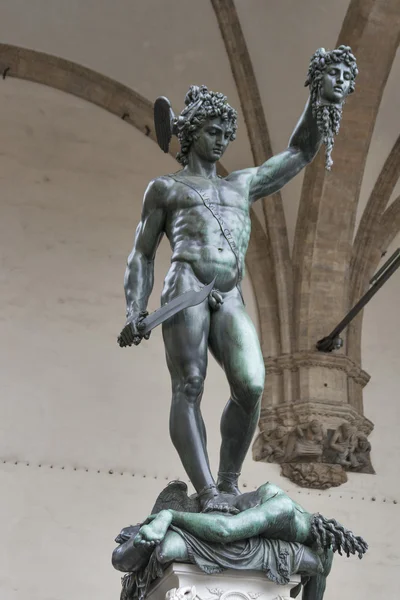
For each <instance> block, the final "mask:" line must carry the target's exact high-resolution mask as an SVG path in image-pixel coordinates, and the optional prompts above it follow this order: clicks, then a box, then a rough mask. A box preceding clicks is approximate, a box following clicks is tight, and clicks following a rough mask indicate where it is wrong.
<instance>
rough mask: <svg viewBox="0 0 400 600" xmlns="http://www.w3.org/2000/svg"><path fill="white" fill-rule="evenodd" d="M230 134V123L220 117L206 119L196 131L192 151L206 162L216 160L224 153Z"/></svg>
mask: <svg viewBox="0 0 400 600" xmlns="http://www.w3.org/2000/svg"><path fill="white" fill-rule="evenodd" d="M231 135H232V124H231V123H230V122H229V121H224V120H223V119H221V117H217V118H215V119H207V121H205V122H204V123H203V125H202V126H201V127H200V128H199V129H198V130H197V131H196V135H195V139H194V141H193V144H192V148H191V149H192V151H194V152H196V154H197V155H198V156H199V157H200V158H202V159H203V160H206V161H208V162H217V160H219V159H220V158H221V156H222V155H223V154H224V152H225V150H226V148H227V147H228V144H229V142H230V139H231Z"/></svg>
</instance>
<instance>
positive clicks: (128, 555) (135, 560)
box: [111, 536, 154, 573]
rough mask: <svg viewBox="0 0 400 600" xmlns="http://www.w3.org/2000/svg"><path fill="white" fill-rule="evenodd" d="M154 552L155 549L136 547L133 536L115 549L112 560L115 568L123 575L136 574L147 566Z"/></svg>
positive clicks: (143, 546) (142, 546)
mask: <svg viewBox="0 0 400 600" xmlns="http://www.w3.org/2000/svg"><path fill="white" fill-rule="evenodd" d="M153 550H154V548H153V547H146V546H145V545H140V546H137V545H135V544H134V536H132V537H131V538H130V539H129V540H127V541H126V542H124V543H122V544H120V545H119V546H117V547H116V548H115V550H114V552H113V553H112V559H111V560H112V564H113V567H114V569H117V570H118V571H122V572H123V573H133V572H136V571H138V570H139V569H141V568H142V567H144V566H145V565H146V564H147V562H148V560H149V558H150V555H151V553H152V552H153Z"/></svg>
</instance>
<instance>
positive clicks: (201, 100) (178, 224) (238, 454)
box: [118, 46, 357, 512]
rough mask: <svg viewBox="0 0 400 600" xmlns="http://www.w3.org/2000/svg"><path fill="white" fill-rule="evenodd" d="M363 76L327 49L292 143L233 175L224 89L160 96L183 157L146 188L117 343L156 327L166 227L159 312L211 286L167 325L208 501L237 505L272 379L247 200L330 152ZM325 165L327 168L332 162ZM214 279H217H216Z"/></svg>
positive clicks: (183, 417)
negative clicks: (211, 433)
mask: <svg viewBox="0 0 400 600" xmlns="http://www.w3.org/2000/svg"><path fill="white" fill-rule="evenodd" d="M356 75H357V67H356V62H355V58H354V56H353V55H352V54H351V50H350V48H349V47H347V46H340V48H338V49H337V50H333V51H332V52H327V51H325V50H323V49H320V50H318V51H317V52H316V53H315V55H314V56H313V57H312V59H311V63H310V69H309V72H308V77H307V82H306V85H309V86H310V90H311V94H310V98H309V100H308V102H307V104H306V107H305V109H304V112H303V114H302V115H301V117H300V120H299V122H298V123H297V125H296V127H295V129H294V131H293V133H292V135H291V137H290V140H289V144H288V147H287V148H286V149H285V150H284V151H283V152H281V153H280V154H277V155H276V156H273V157H272V158H270V159H269V160H267V161H266V162H265V163H264V164H262V165H260V166H258V167H250V168H246V169H242V170H238V171H235V172H233V173H231V174H229V175H228V176H227V177H225V178H221V177H219V176H218V175H217V167H216V164H217V161H218V160H219V159H220V158H221V157H222V156H223V154H224V152H225V150H226V149H227V147H228V145H229V143H230V142H231V141H233V140H234V139H235V136H236V129H237V113H236V111H235V110H234V109H233V108H232V107H231V106H230V105H229V104H228V102H227V98H226V97H225V96H224V95H223V94H221V93H216V92H212V91H210V90H208V89H207V87H206V86H200V87H197V86H191V87H190V89H189V91H188V93H187V95H186V98H185V108H184V110H183V111H182V112H181V114H180V115H179V116H178V117H175V115H174V113H173V111H172V109H171V107H170V104H169V102H168V100H167V99H166V98H159V99H158V100H157V101H156V104H155V124H156V131H157V137H158V141H159V144H160V147H162V149H163V150H164V151H168V146H169V141H170V139H171V135H176V136H177V137H178V139H179V142H180V152H179V153H178V155H177V160H178V162H179V163H180V164H181V166H182V168H181V170H179V171H178V172H176V173H174V174H170V175H165V176H162V177H158V178H156V179H155V180H153V181H152V182H151V183H150V184H149V185H148V187H147V189H146V192H145V195H144V200H143V208H142V215H141V220H140V223H139V225H138V227H137V230H136V237H135V242H134V247H133V250H132V252H131V254H130V256H129V258H128V263H127V268H126V272H125V295H126V303H127V311H126V316H127V321H126V324H125V327H124V328H123V330H122V332H121V334H120V336H119V338H118V342H119V344H120V345H121V346H130V345H132V344H135V345H137V344H139V343H140V342H141V341H142V339H148V337H149V328H150V326H149V327H147V329H146V326H145V325H144V324H145V322H146V318H151V315H150V317H147V312H146V308H147V303H148V299H149V296H150V294H151V291H152V288H153V280H154V259H155V255H156V251H157V248H158V245H159V243H160V240H161V238H162V237H163V235H164V234H165V235H166V236H167V238H168V240H169V242H170V245H171V248H172V258H171V266H170V269H169V271H168V274H167V276H166V278H165V283H164V289H163V292H162V298H161V305H162V308H161V309H160V311H161V313H162V311H163V309H166V308H167V309H168V310H170V308H171V307H173V306H175V304H174V303H175V302H178V304H179V302H180V300H179V298H180V297H181V296H182V297H183V296H185V293H186V294H189V295H190V293H191V292H193V290H194V291H195V293H197V292H198V291H199V290H201V289H203V290H204V289H205V290H206V291H207V296H206V297H205V298H204V299H202V301H201V302H200V303H197V304H196V305H190V306H187V305H186V307H185V308H182V305H181V306H180V309H179V310H178V312H175V313H174V314H172V313H173V311H172V313H171V314H172V316H168V315H167V316H168V318H164V321H163V324H162V330H163V339H164V344H165V351H166V359H167V365H168V369H169V371H170V375H171V380H172V408H171V416H170V434H171V439H172V442H173V444H174V446H175V448H176V450H177V451H178V454H179V456H180V459H181V461H182V464H183V466H184V468H185V471H186V473H187V475H188V477H189V478H190V480H191V482H192V484H193V486H194V488H195V489H196V492H197V494H198V498H199V502H200V505H201V508H202V510H203V511H205V512H206V511H211V510H228V511H229V507H230V503H229V501H228V500H227V498H229V497H233V496H237V495H238V494H240V492H239V489H238V477H239V475H240V471H241V467H242V464H243V461H244V458H245V456H246V453H247V451H248V448H249V445H250V443H251V440H252V438H253V435H254V432H255V429H256V426H257V422H258V418H259V412H260V401H261V396H262V392H263V387H264V379H265V372H264V361H263V357H262V353H261V349H260V343H259V340H258V337H257V333H256V330H255V328H254V325H253V323H252V321H251V319H250V317H249V316H248V314H247V312H246V309H245V305H244V302H243V297H242V291H241V281H242V279H243V275H244V264H245V255H246V251H247V247H248V243H249V238H250V208H251V206H252V204H253V203H254V202H256V201H257V200H259V199H261V198H264V197H265V196H269V195H271V194H273V193H275V192H277V191H278V190H280V189H281V188H282V187H283V186H284V185H285V184H286V183H288V182H289V181H290V180H291V179H292V178H293V177H295V175H297V173H299V172H300V171H301V170H302V169H303V168H304V167H305V166H306V165H307V164H309V163H310V162H311V161H312V160H313V158H314V157H315V156H316V154H317V152H318V150H319V148H320V146H321V144H322V143H323V142H325V143H326V144H327V149H328V158H329V160H330V150H331V148H332V143H333V135H334V134H335V133H337V131H338V125H339V121H340V114H341V108H342V105H343V103H344V101H345V99H346V97H347V95H348V94H349V93H351V92H353V90H354V81H355V78H356ZM326 166H327V168H330V162H329V161H327V164H326ZM210 282H212V286H211V288H212V289H211V288H210V290H208V288H206V286H207V285H208V284H210ZM208 292H209V293H208ZM188 297H189V296H188ZM186 304H187V303H186ZM175 310H176V309H175ZM156 312H157V311H156ZM153 314H154V313H153ZM168 314H169V313H168ZM164 316H165V315H164ZM158 322H160V321H158ZM208 350H210V352H211V354H212V355H213V356H214V358H215V359H216V361H217V362H218V363H219V365H220V366H221V367H222V368H223V370H224V371H225V374H226V377H227V380H228V383H229V386H230V398H229V400H228V403H227V405H226V407H225V410H224V412H223V415H222V419H221V436H222V443H221V450H220V463H219V470H218V478H217V480H215V479H214V477H213V475H212V473H211V470H210V465H209V460H208V455H207V441H206V429H205V425H204V422H203V418H202V415H201V411H200V402H201V398H202V394H203V386H204V380H205V377H206V371H207V360H208Z"/></svg>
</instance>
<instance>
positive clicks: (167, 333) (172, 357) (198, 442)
mask: <svg viewBox="0 0 400 600" xmlns="http://www.w3.org/2000/svg"><path fill="white" fill-rule="evenodd" d="M198 287H200V284H199V282H198V281H197V279H196V278H195V277H194V275H193V272H192V271H191V269H190V267H188V266H187V265H182V264H179V265H178V266H177V267H175V265H174V266H173V267H172V269H171V271H170V273H169V275H168V277H167V279H166V287H165V289H164V292H163V299H162V301H163V303H165V302H168V301H170V300H171V299H172V298H174V297H175V296H177V295H179V294H182V293H184V292H186V291H187V290H189V289H196V288H198ZM209 327H210V310H209V306H208V301H207V300H206V301H204V302H203V303H202V304H200V305H198V306H194V307H191V308H187V309H185V310H183V311H181V312H179V313H178V314H176V315H175V316H173V317H172V318H170V319H168V321H166V322H165V323H164V324H163V338H164V344H165V352H166V358H167V365H168V369H169V372H170V375H171V381H172V406H171V415H170V434H171V439H172V442H173V444H174V446H175V448H176V450H177V451H178V454H179V457H180V459H181V461H182V464H183V466H184V468H185V471H186V473H187V474H188V477H189V478H190V480H191V482H192V484H193V485H194V487H195V489H196V490H197V492H200V491H202V490H203V489H204V488H207V487H210V488H214V490H215V483H214V479H213V477H212V475H211V471H210V466H209V461H208V456H207V450H206V436H205V427H204V422H203V419H202V415H201V412H200V402H201V398H202V395H203V387H204V379H205V376H206V371H207V347H208V334H209Z"/></svg>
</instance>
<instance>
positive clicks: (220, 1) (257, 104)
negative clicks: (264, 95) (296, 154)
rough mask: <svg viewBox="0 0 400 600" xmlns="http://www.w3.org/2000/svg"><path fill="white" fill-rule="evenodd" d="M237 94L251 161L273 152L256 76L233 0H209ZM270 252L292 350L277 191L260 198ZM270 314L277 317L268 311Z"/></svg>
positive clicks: (286, 256) (285, 341) (286, 348)
mask: <svg viewBox="0 0 400 600" xmlns="http://www.w3.org/2000/svg"><path fill="white" fill-rule="evenodd" d="M211 4H212V6H213V9H214V12H215V15H216V18H217V21H218V25H219V28H220V31H221V35H222V39H223V41H224V44H225V49H226V52H227V55H228V59H229V62H230V67H231V70H232V74H233V78H234V81H235V84H236V88H237V91H238V94H239V98H240V104H241V108H242V112H243V115H244V119H245V123H246V127H247V132H248V137H249V141H250V146H251V151H252V154H253V159H254V163H255V164H256V165H261V164H262V163H263V162H265V161H266V160H267V159H268V158H270V157H271V156H272V154H273V152H272V147H271V143H270V136H269V131H268V127H267V122H266V119H265V114H264V109H263V106H262V102H261V96H260V92H259V89H258V84H257V79H256V76H255V73H254V69H253V65H252V62H251V58H250V54H249V51H248V48H247V44H246V40H245V37H244V34H243V30H242V27H241V24H240V20H239V17H238V14H237V11H236V7H235V4H234V2H233V0H211ZM263 209H264V214H265V218H266V227H267V231H268V240H269V246H270V255H271V258H272V267H273V270H274V274H275V285H276V293H277V296H278V313H279V317H278V318H279V323H280V330H279V332H280V344H279V346H278V351H279V352H285V353H286V352H291V329H292V324H291V319H292V311H291V298H292V270H291V260H290V251H289V241H288V236H287V229H286V222H285V215H284V211H283V204H282V197H281V194H280V193H277V194H274V195H273V196H271V197H270V198H269V199H268V200H265V199H264V200H263ZM270 317H271V318H276V316H275V317H274V315H270Z"/></svg>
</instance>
